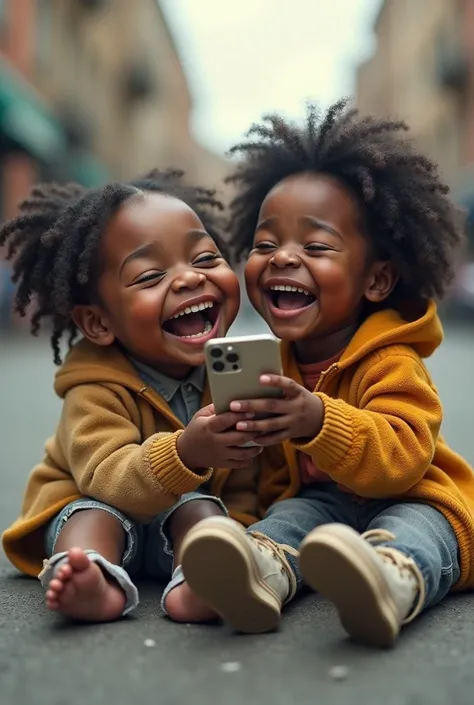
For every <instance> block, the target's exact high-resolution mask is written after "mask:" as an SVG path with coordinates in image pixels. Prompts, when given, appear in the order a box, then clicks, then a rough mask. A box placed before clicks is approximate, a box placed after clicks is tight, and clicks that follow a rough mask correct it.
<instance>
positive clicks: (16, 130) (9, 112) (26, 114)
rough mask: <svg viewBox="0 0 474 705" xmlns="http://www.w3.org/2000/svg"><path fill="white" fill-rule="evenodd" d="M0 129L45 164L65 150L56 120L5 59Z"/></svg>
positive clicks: (0, 78)
mask: <svg viewBox="0 0 474 705" xmlns="http://www.w3.org/2000/svg"><path fill="white" fill-rule="evenodd" d="M0 131H2V132H3V133H4V134H5V135H7V137H9V139H10V140H12V141H13V142H14V143H16V144H18V145H19V146H20V147H22V148H23V149H24V150H25V151H27V152H28V153H29V154H31V155H32V156H34V157H35V158H36V159H38V160H40V161H42V162H45V163H49V162H53V161H56V160H57V159H58V157H60V156H61V153H62V152H64V151H65V149H66V137H65V135H64V132H63V130H62V127H61V125H60V123H59V122H58V121H57V120H55V118H54V116H53V115H52V114H51V113H50V112H49V110H48V109H47V107H46V106H45V105H43V104H42V102H41V99H40V98H39V97H37V96H36V95H35V93H34V92H33V91H32V90H31V89H30V88H29V86H28V85H27V84H26V83H25V82H24V81H23V79H22V78H21V76H19V75H18V76H17V75H16V74H15V73H14V72H13V71H12V70H11V69H10V68H9V67H8V65H7V64H6V62H5V61H1V62H0Z"/></svg>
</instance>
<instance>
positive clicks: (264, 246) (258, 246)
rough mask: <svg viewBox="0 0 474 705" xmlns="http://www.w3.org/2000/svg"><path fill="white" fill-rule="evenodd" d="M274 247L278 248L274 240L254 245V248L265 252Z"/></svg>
mask: <svg viewBox="0 0 474 705" xmlns="http://www.w3.org/2000/svg"><path fill="white" fill-rule="evenodd" d="M274 248H276V245H275V243H274V242H257V244H256V245H254V246H253V249H254V250H257V251H258V252H265V251H266V250H272V249H274Z"/></svg>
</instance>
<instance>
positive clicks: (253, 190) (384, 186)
mask: <svg viewBox="0 0 474 705" xmlns="http://www.w3.org/2000/svg"><path fill="white" fill-rule="evenodd" d="M407 130H408V126H407V125H406V123H405V122H403V121H395V120H388V119H387V120H382V119H379V118H377V117H373V116H368V117H361V116H360V115H359V112H358V111H357V110H355V109H349V107H348V100H347V99H343V100H340V101H338V102H336V103H334V104H333V105H332V106H331V107H330V108H329V109H328V110H327V112H326V113H324V114H321V113H320V112H319V110H318V108H317V106H316V105H314V104H312V103H309V104H308V106H307V110H306V119H305V122H304V125H303V126H302V127H297V126H295V125H294V124H292V123H290V122H288V121H287V120H285V119H284V118H283V117H281V116H280V115H277V114H270V115H266V116H264V118H263V122H262V123H260V124H254V125H253V126H252V127H251V128H250V130H249V131H248V132H247V134H246V137H247V138H248V139H247V140H245V141H243V142H241V143H240V144H237V145H235V146H234V147H233V148H232V149H231V150H230V153H231V155H232V154H234V155H236V154H237V155H239V156H240V157H241V158H242V161H241V163H240V164H239V165H238V166H237V167H236V169H235V171H234V173H233V174H231V176H230V177H228V181H229V182H230V183H233V184H234V185H235V186H236V188H237V195H236V196H235V198H234V199H233V201H232V203H231V206H230V215H231V218H230V223H231V225H230V231H231V233H232V235H233V245H234V249H235V253H236V256H237V257H238V258H243V257H246V256H247V255H248V253H249V251H250V250H251V248H252V243H253V238H254V233H255V228H256V225H257V222H258V215H259V211H260V207H261V205H262V202H263V201H264V199H265V197H266V195H267V194H268V192H269V191H270V190H271V189H272V188H273V187H274V186H276V184H278V183H279V182H280V181H281V180H283V179H285V178H286V177H289V176H292V175H295V174H303V173H305V172H313V173H320V174H328V175H330V176H332V177H334V178H336V179H338V180H339V182H340V183H342V184H343V185H344V186H346V187H347V188H348V189H349V190H350V191H351V192H352V193H354V194H355V196H356V198H357V199H358V202H359V204H360V206H361V211H362V215H363V222H364V225H365V230H366V233H367V235H368V238H369V240H370V242H371V244H372V247H373V250H374V252H375V256H377V257H379V258H380V259H386V260H391V261H392V262H393V264H394V266H395V268H396V270H397V273H398V275H399V282H398V284H397V286H396V288H395V291H394V294H393V299H394V300H400V299H402V300H407V299H410V300H411V299H415V300H423V299H425V298H431V297H435V298H436V297H437V298H441V297H442V296H443V295H444V293H445V291H446V288H447V286H448V284H449V283H450V281H451V280H452V278H453V275H454V265H455V255H456V249H457V247H458V245H460V244H461V243H462V241H463V239H464V217H463V214H462V213H461V211H460V210H458V209H457V208H456V206H455V205H454V204H453V202H452V201H451V199H450V198H449V195H448V194H449V189H448V187H447V186H446V185H445V184H443V183H442V182H441V180H440V178H439V175H438V170H437V167H436V165H435V164H434V163H433V162H432V161H430V159H428V158H427V157H426V156H424V155H423V154H421V153H419V152H418V151H417V149H416V148H415V146H414V145H413V142H412V140H410V139H407V138H403V136H401V134H400V133H404V132H406V131H407Z"/></svg>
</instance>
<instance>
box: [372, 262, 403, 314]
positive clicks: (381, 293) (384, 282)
mask: <svg viewBox="0 0 474 705" xmlns="http://www.w3.org/2000/svg"><path fill="white" fill-rule="evenodd" d="M398 279H399V277H398V274H397V272H396V270H395V267H394V266H393V264H392V263H391V262H390V261H387V262H374V263H373V265H372V266H371V268H370V272H369V277H368V281H367V287H366V290H365V298H366V299H367V301H370V302H371V303H373V304H379V303H381V302H382V301H385V299H386V298H387V297H388V296H390V294H391V293H392V291H393V289H394V287H395V285H396V283H397V282H398Z"/></svg>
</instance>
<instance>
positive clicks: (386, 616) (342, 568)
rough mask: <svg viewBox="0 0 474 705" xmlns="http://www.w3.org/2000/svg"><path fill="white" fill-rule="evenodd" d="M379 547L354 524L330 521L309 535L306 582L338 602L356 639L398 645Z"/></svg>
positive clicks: (304, 551)
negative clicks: (376, 553) (377, 554)
mask: <svg viewBox="0 0 474 705" xmlns="http://www.w3.org/2000/svg"><path fill="white" fill-rule="evenodd" d="M373 550H374V549H373V548H372V547H371V546H370V544H365V542H364V540H363V539H361V538H360V535H359V534H358V533H357V532H355V531H353V529H351V528H349V527H347V526H344V525H340V524H332V525H326V526H324V527H321V528H318V529H317V530H316V531H314V532H313V533H312V534H310V535H309V536H307V537H306V539H305V540H304V541H303V543H302V545H301V549H300V567H301V573H302V575H303V578H304V580H305V581H306V583H307V584H308V585H310V587H312V588H313V590H315V591H316V592H318V593H320V594H321V595H322V596H323V597H325V598H327V599H328V600H330V601H331V602H332V603H333V604H334V605H335V607H336V609H337V611H338V613H339V618H340V620H341V624H342V626H343V627H344V629H345V630H346V632H347V633H348V634H349V635H350V636H351V637H352V638H353V639H355V640H357V641H359V642H361V643H364V644H367V645H370V646H377V647H382V648H383V647H385V648H387V647H391V646H393V644H394V642H395V640H396V638H397V636H398V634H399V631H400V625H399V621H398V616H397V608H396V606H395V603H394V601H393V598H392V595H391V592H390V587H389V585H388V582H387V581H386V579H385V577H384V575H383V573H382V571H381V569H380V565H379V564H378V563H377V561H376V560H374V555H373Z"/></svg>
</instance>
